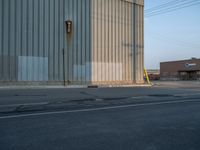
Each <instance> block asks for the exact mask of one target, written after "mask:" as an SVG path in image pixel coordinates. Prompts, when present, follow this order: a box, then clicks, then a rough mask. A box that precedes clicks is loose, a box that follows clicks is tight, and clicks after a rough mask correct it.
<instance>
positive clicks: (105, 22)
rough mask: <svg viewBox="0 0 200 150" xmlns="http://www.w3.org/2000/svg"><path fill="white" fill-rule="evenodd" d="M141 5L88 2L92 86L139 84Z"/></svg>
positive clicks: (124, 1) (111, 0) (120, 0)
mask: <svg viewBox="0 0 200 150" xmlns="http://www.w3.org/2000/svg"><path fill="white" fill-rule="evenodd" d="M139 2H140V3H139ZM142 2H143V1H137V3H136V2H135V1H131V0H93V1H92V30H93V31H92V39H93V42H92V44H93V45H92V56H93V57H92V82H93V83H96V84H102V83H103V84H115V83H120V84H133V83H142V82H143V69H144V68H143V67H144V66H143V65H144V63H143V61H144V59H143V47H144V46H143V5H140V4H142Z"/></svg>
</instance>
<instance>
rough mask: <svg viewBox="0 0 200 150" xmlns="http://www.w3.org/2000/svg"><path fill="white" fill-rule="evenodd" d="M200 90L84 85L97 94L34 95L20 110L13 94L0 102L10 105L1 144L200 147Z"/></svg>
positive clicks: (44, 149) (35, 148) (135, 149)
mask: <svg viewBox="0 0 200 150" xmlns="http://www.w3.org/2000/svg"><path fill="white" fill-rule="evenodd" d="M74 90H75V89H74ZM83 90H84V91H83ZM90 90H93V92H91V91H90ZM102 90H103V91H105V92H106V90H108V91H107V92H108V93H105V94H104V93H101V92H102ZM123 90H124V92H123ZM78 91H79V90H77V92H78ZM99 91H101V92H99ZM111 91H112V92H113V93H117V92H118V93H117V94H116V95H117V96H116V95H114V96H113V94H111ZM125 91H126V92H125ZM141 91H143V92H141ZM199 91H200V90H199V88H195V89H185V88H184V89H177V88H173V89H171V88H159V87H153V88H131V89H130V88H129V89H120V92H121V94H119V89H89V91H88V90H87V89H80V91H79V92H85V93H89V95H88V96H91V94H92V96H91V97H89V98H87V99H81V100H78V98H81V97H79V96H80V95H79V96H78V94H77V97H75V98H76V101H75V102H74V103H73V102H72V101H70V99H67V100H66V101H64V102H63V99H62V102H63V103H56V104H55V103H52V104H49V103H48V104H45V106H44V105H43V104H38V105H36V106H35V105H33V104H32V103H33V102H34V98H32V101H31V103H30V105H29V106H24V105H23V106H22V105H20V106H21V111H20V108H18V109H13V108H12V109H10V108H8V107H7V106H8V105H12V104H13V103H14V105H15V104H20V99H17V100H16V103H15V100H14V98H13V97H12V96H11V97H10V102H9V103H5V102H3V103H4V104H1V105H0V106H1V108H0V109H1V110H2V109H4V110H5V111H2V112H1V113H0V149H1V150H199V149H200V142H199V141H200V94H199V93H200V92H199ZM74 92H75V91H74ZM3 93H5V91H3ZM11 93H12V92H11ZM26 93H27V92H26ZM90 93H91V94H90ZM7 94H9V93H7ZM0 95H1V92H0ZM10 95H12V94H10ZM61 95H62V94H61ZM4 96H5V95H4ZM29 96H30V95H29ZM24 97H26V96H24ZM33 97H34V96H33ZM1 98H2V97H1ZM6 98H8V97H6ZM2 99H3V98H2ZM35 99H37V98H36V97H35ZM24 100H25V98H24V99H22V102H23V103H24ZM44 100H45V101H46V100H48V99H47V98H46V99H44ZM52 100H53V101H56V99H52ZM59 100H60V99H59ZM59 100H58V101H59ZM2 101H3V100H2ZM40 102H41V101H40ZM49 105H50V106H49ZM41 106H42V107H41ZM4 107H5V108H4ZM14 107H16V106H14ZM17 107H19V106H17ZM38 107H40V109H37V108H38Z"/></svg>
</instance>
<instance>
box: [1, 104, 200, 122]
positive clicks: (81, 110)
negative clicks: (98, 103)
mask: <svg viewBox="0 0 200 150" xmlns="http://www.w3.org/2000/svg"><path fill="white" fill-rule="evenodd" d="M187 102H200V101H199V100H177V101H167V102H152V103H145V104H132V105H121V106H111V107H101V108H88V109H79V110H67V111H55V112H43V113H33V114H23V115H10V116H2V117H0V119H12V118H23V117H33V116H43V115H55V114H67V113H78V112H90V111H100V110H110V109H119V108H129V107H139V106H153V105H163V104H178V103H187Z"/></svg>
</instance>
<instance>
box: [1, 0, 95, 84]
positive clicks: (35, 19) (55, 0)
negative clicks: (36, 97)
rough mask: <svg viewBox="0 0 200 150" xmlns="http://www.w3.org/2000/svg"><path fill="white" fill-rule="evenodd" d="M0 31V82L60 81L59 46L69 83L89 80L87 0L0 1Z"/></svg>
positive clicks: (88, 11)
mask: <svg viewBox="0 0 200 150" xmlns="http://www.w3.org/2000/svg"><path fill="white" fill-rule="evenodd" d="M65 20H71V21H72V22H73V33H72V34H70V35H69V36H67V35H66V30H65ZM0 33H1V34H0V81H18V80H19V81H46V80H47V79H48V80H49V81H63V79H64V78H63V52H62V49H63V48H64V49H65V70H66V73H65V76H66V80H67V81H68V83H73V82H77V83H79V84H80V83H84V82H86V79H87V81H89V80H90V75H89V74H90V73H89V72H90V70H91V69H90V63H89V62H90V59H91V57H90V51H91V46H90V38H91V37H90V35H91V32H90V0H0ZM25 57H27V59H25ZM36 57H37V58H36ZM41 57H43V58H44V59H45V61H44V60H42V59H41ZM22 58H23V60H21V59H22ZM46 58H48V65H47V66H48V69H47V70H48V78H46V73H45V72H46V71H44V73H43V74H42V76H43V77H41V72H35V70H40V69H41V65H43V66H42V68H43V67H46ZM35 59H37V60H39V61H41V62H37V63H36V61H33V60H35ZM25 61H26V62H25ZM44 62H45V63H44ZM22 63H25V64H22ZM86 64H88V65H86ZM30 66H31V67H32V70H30V68H29V67H30ZM77 66H81V67H77ZM86 66H88V67H86ZM22 68H23V69H22ZM33 71H34V73H33ZM25 72H26V73H25ZM19 75H23V76H21V77H18V76H19ZM25 75H26V76H25ZM86 76H87V78H86Z"/></svg>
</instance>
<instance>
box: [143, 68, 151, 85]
mask: <svg viewBox="0 0 200 150" xmlns="http://www.w3.org/2000/svg"><path fill="white" fill-rule="evenodd" d="M144 75H145V77H146V79H147V83H148V84H151V82H150V80H149V76H148V73H147V70H146V68H144Z"/></svg>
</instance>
